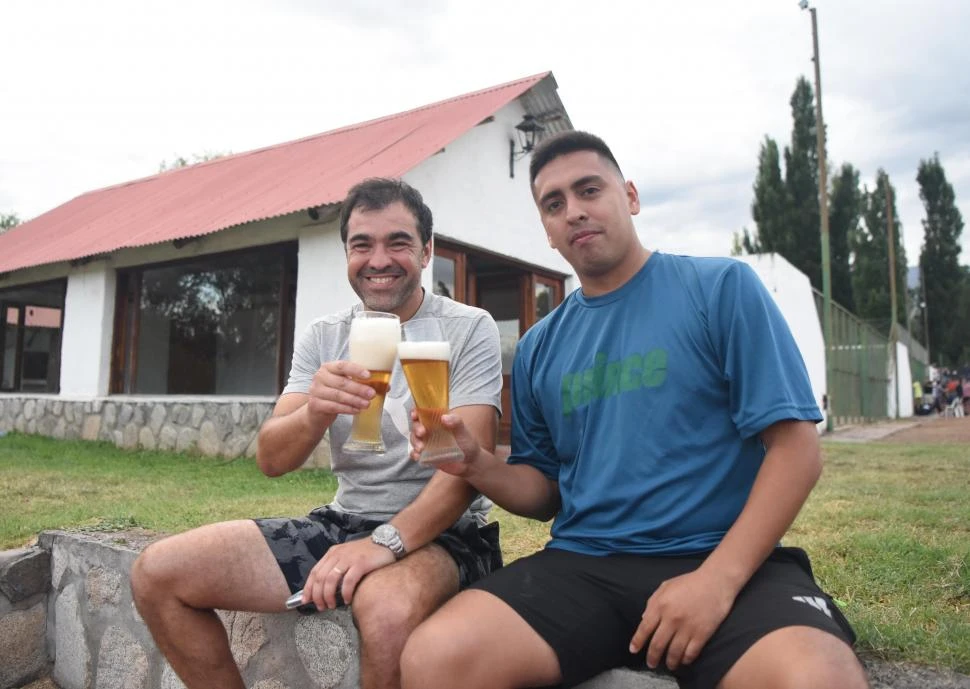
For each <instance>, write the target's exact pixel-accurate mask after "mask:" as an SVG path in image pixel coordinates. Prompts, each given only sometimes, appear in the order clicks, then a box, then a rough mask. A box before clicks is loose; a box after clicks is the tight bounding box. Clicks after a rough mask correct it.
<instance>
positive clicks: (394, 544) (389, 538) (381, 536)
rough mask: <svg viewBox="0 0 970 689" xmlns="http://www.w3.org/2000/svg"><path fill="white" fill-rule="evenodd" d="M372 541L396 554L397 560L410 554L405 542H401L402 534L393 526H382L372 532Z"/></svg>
mask: <svg viewBox="0 0 970 689" xmlns="http://www.w3.org/2000/svg"><path fill="white" fill-rule="evenodd" d="M370 539H371V540H372V541H374V543H376V544H377V545H382V546H384V547H386V548H388V549H389V550H390V551H391V552H392V553H394V559H395V560H400V559H401V558H402V557H404V556H405V555H407V554H408V551H407V548H405V547H404V541H402V540H401V532H400V531H398V530H397V527H396V526H394V525H393V524H381V525H380V526H378V527H377V528H376V529H374V530H373V531H372V532H371V535H370Z"/></svg>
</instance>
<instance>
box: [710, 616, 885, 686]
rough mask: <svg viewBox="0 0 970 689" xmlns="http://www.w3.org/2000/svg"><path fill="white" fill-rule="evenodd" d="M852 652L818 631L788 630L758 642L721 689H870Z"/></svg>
mask: <svg viewBox="0 0 970 689" xmlns="http://www.w3.org/2000/svg"><path fill="white" fill-rule="evenodd" d="M868 686H869V680H868V679H867V678H866V673H865V670H863V669H862V665H861V664H860V663H859V660H858V659H857V658H856V656H855V654H854V653H853V652H852V649H851V648H849V646H848V644H846V643H845V642H844V641H842V640H841V639H839V638H837V637H835V636H832V635H831V634H829V633H827V632H823V631H822V630H820V629H815V628H814V627H785V628H784V629H779V630H777V631H774V632H772V633H771V634H768V635H767V636H765V637H763V638H761V639H760V640H758V641H757V642H756V643H755V645H754V646H752V647H751V648H749V649H748V650H747V652H746V653H745V654H744V655H742V656H741V658H740V659H738V662H736V663H735V664H734V666H733V667H732V668H731V669H730V670H728V673H727V674H726V675H725V676H724V678H723V679H722V680H721V681H720V683H719V684H718V689H866V688H867V687H868Z"/></svg>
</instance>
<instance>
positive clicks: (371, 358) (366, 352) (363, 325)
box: [343, 311, 401, 454]
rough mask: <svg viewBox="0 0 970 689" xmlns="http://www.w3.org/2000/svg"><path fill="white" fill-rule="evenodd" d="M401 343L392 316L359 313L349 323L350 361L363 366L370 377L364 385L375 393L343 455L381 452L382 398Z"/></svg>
mask: <svg viewBox="0 0 970 689" xmlns="http://www.w3.org/2000/svg"><path fill="white" fill-rule="evenodd" d="M400 341H401V321H400V319H399V318H398V317H397V316H395V315H394V314H393V313H383V312H382V311H358V312H357V313H356V314H354V319H353V320H352V321H351V323H350V360H351V361H353V362H354V363H355V364H360V365H361V366H366V367H367V370H368V371H370V378H368V379H367V380H365V381H361V382H363V383H364V384H365V385H369V386H370V387H371V388H373V390H374V392H375V393H376V394H375V395H374V397H373V398H372V399H371V401H370V405H369V406H368V407H367V409H363V410H361V412H360V413H359V414H357V415H356V416H354V425H353V427H352V428H351V430H350V438H348V440H347V442H346V443H344V448H343V449H344V451H345V452H369V453H372V454H381V453H383V452H384V449H385V448H384V440H383V438H382V437H381V417H382V416H383V415H384V396H385V395H386V394H387V390H388V388H389V387H390V385H391V370H392V369H393V368H394V360H395V358H396V357H397V345H398V343H399V342H400Z"/></svg>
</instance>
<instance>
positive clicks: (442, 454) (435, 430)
mask: <svg viewBox="0 0 970 689" xmlns="http://www.w3.org/2000/svg"><path fill="white" fill-rule="evenodd" d="M397 352H398V357H399V358H400V359H401V368H403V369H404V376H405V377H406V378H407V381H408V387H409V388H410V389H411V397H413V398H414V406H415V408H416V409H417V412H418V418H419V419H420V420H421V424H422V425H423V426H424V427H425V428H426V429H427V431H428V437H427V439H426V440H425V448H424V451H423V452H422V453H421V460H420V461H421V462H423V463H426V464H433V463H437V462H449V461H450V462H454V461H461V459H462V458H463V454H462V452H461V450H460V449H459V448H458V446H457V445H456V444H455V439H454V437H453V436H452V435H451V432H449V431H448V430H447V429H446V428H444V427H443V426H442V425H441V417H442V415H444V414H446V413H448V386H449V375H448V374H449V370H448V367H449V361H450V359H451V346H450V345H449V343H448V342H411V341H408V342H402V343H401V344H399V345H398V349H397Z"/></svg>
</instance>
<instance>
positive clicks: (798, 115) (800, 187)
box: [785, 77, 822, 289]
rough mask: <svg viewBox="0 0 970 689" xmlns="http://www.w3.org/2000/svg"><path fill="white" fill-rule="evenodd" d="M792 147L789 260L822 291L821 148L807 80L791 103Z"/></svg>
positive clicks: (788, 187)
mask: <svg viewBox="0 0 970 689" xmlns="http://www.w3.org/2000/svg"><path fill="white" fill-rule="evenodd" d="M790 104H791V113H792V133H791V144H790V145H789V146H787V147H785V189H786V190H787V192H788V193H787V196H788V212H787V214H786V222H785V224H786V226H787V229H788V233H789V236H790V242H791V244H790V247H789V254H786V256H785V257H786V258H787V259H788V260H789V261H791V262H792V264H793V265H794V266H795V267H796V268H798V269H799V270H801V271H802V272H803V273H805V274H806V275H807V276H808V278H809V280H811V282H812V285H814V286H815V287H816V288H817V289H821V288H822V260H821V258H822V248H821V237H820V235H819V208H818V147H817V143H816V134H815V127H816V122H815V98H814V95H813V93H812V87H811V85H810V84H809V83H808V80H807V79H805V77H799V78H798V82H797V83H796V84H795V91H794V93H792V97H791V100H790Z"/></svg>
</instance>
